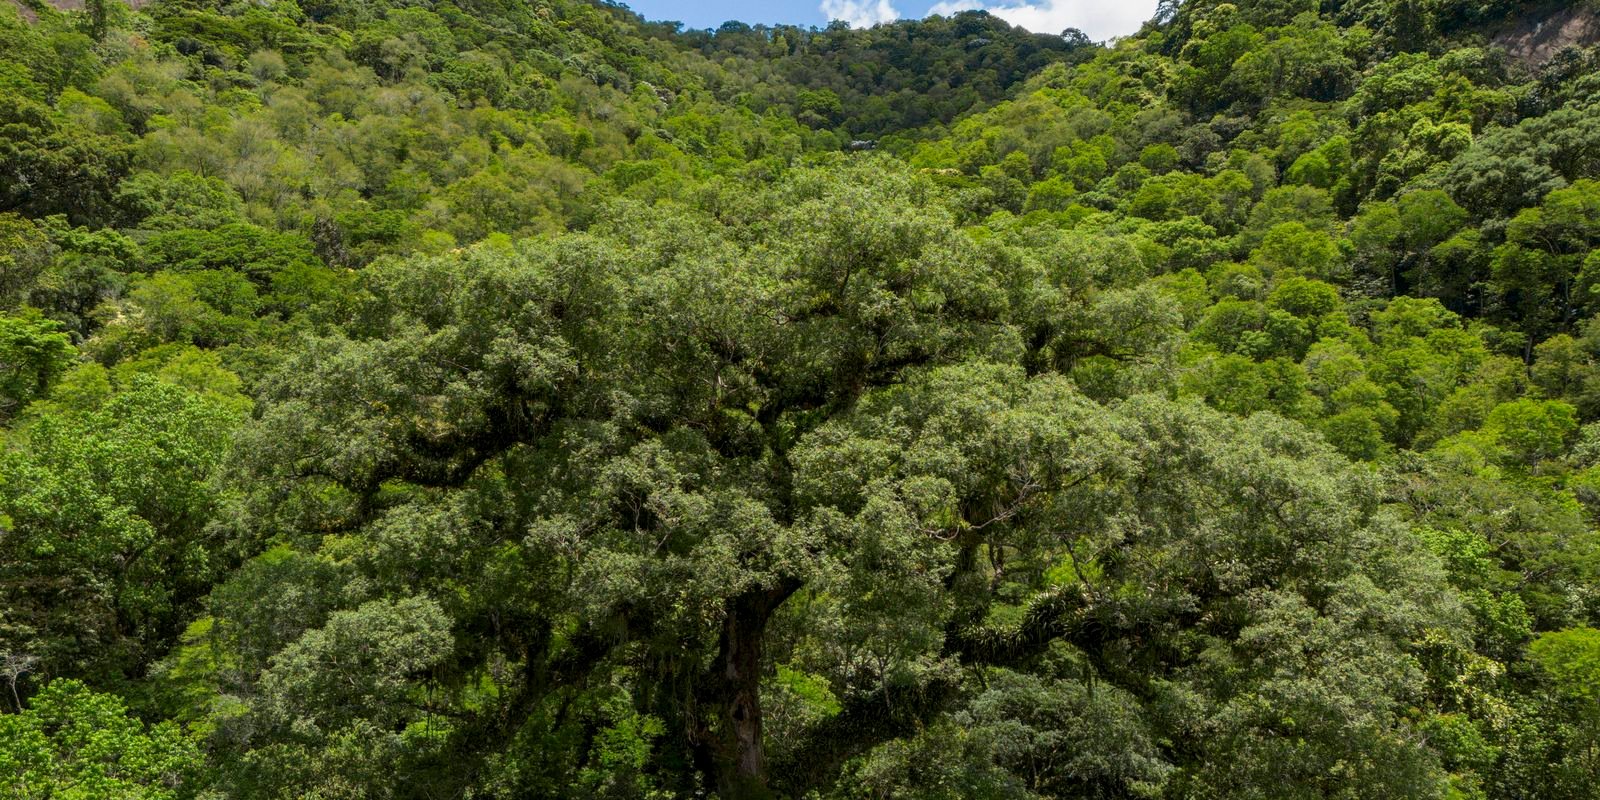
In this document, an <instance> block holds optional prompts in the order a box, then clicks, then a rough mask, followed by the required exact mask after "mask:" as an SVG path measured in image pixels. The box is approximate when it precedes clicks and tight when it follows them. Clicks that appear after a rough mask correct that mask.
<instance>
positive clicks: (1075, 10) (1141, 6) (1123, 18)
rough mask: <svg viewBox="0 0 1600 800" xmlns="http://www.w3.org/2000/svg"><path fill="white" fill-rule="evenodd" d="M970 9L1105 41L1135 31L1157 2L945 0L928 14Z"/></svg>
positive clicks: (1036, 29)
mask: <svg viewBox="0 0 1600 800" xmlns="http://www.w3.org/2000/svg"><path fill="white" fill-rule="evenodd" d="M973 9H984V10H987V11H988V12H989V13H990V14H993V15H995V16H997V17H999V18H1001V19H1003V20H1005V21H1006V22H1009V23H1011V24H1012V25H1019V26H1021V27H1024V28H1027V29H1028V30H1030V31H1033V32H1034V33H1060V32H1062V31H1064V30H1066V29H1067V28H1077V29H1078V30H1081V31H1083V32H1084V33H1086V34H1088V35H1089V38H1090V39H1094V40H1096V41H1105V40H1106V39H1110V38H1111V37H1113V36H1127V35H1129V34H1131V33H1134V32H1136V31H1138V30H1139V26H1140V25H1141V24H1143V23H1144V21H1145V20H1147V19H1149V18H1150V17H1152V16H1154V15H1155V13H1156V4H1155V0H1110V2H1107V0H1036V2H1015V1H1014V0H1001V1H1000V2H982V1H981V0H944V2H941V3H939V4H938V5H935V6H934V7H933V8H930V9H928V13H929V14H942V15H944V16H949V15H951V14H954V13H956V12H957V11H970V10H973Z"/></svg>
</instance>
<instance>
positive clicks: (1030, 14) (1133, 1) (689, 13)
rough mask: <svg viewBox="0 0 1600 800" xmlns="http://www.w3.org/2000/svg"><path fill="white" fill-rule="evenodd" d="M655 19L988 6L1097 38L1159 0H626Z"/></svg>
mask: <svg viewBox="0 0 1600 800" xmlns="http://www.w3.org/2000/svg"><path fill="white" fill-rule="evenodd" d="M623 1H624V2H626V3H627V4H628V6H629V7H630V8H632V9H633V10H634V11H637V12H639V13H640V14H642V15H644V16H645V17H647V18H649V19H671V20H677V21H679V22H682V23H684V24H685V25H687V26H689V27H691V28H714V27H716V26H718V25H720V24H722V23H723V22H726V21H727V20H730V19H736V20H739V21H741V22H752V23H754V22H767V23H777V22H786V23H793V24H797V25H825V24H827V23H828V21H829V20H831V19H843V20H847V21H849V22H850V23H851V24H852V25H856V26H858V27H860V26H865V25H871V24H873V23H875V22H888V21H890V20H893V19H904V18H907V17H923V16H927V15H928V14H929V13H936V14H949V13H952V12H954V11H959V10H962V9H967V8H986V9H988V10H989V11H990V12H991V13H994V14H996V15H998V16H1000V17H1001V18H1003V19H1005V20H1007V21H1009V22H1011V23H1012V24H1014V25H1021V26H1022V27H1024V28H1027V29H1028V30H1031V31H1034V32H1036V33H1060V32H1061V31H1062V30H1063V29H1066V28H1079V29H1081V30H1083V32H1084V33H1087V34H1089V36H1090V37H1091V38H1094V39H1101V40H1103V39H1109V38H1111V37H1113V36H1126V35H1128V34H1130V33H1133V32H1134V31H1136V30H1138V29H1139V25H1140V24H1141V23H1143V22H1144V21H1145V20H1146V19H1148V18H1149V17H1150V16H1151V15H1153V14H1154V13H1155V8H1156V0H1109V2H1108V1H1107V0H942V1H941V2H934V0H743V2H740V0H623Z"/></svg>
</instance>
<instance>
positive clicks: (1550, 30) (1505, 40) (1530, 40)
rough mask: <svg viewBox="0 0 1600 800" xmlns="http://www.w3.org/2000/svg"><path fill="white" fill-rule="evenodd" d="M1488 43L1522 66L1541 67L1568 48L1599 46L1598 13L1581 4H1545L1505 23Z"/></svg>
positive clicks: (1599, 24) (1599, 19)
mask: <svg viewBox="0 0 1600 800" xmlns="http://www.w3.org/2000/svg"><path fill="white" fill-rule="evenodd" d="M1492 41H1493V42H1494V43H1495V44H1496V45H1499V46H1500V47H1503V48H1505V49H1506V52H1508V53H1510V54H1511V55H1512V57H1514V58H1516V59H1517V60H1519V61H1522V62H1523V63H1525V64H1529V65H1539V64H1543V63H1545V62H1546V61H1549V60H1550V59H1552V58H1554V57H1555V55H1556V54H1557V53H1559V52H1561V51H1562V50H1565V49H1567V48H1568V47H1588V46H1590V45H1593V44H1597V43H1600V12H1596V10H1595V8H1594V7H1592V6H1591V5H1590V4H1588V3H1585V2H1581V1H1580V2H1567V3H1556V4H1551V5H1547V6H1544V7H1541V8H1537V9H1534V10H1533V11H1530V12H1528V13H1527V14H1522V15H1519V16H1518V17H1517V18H1516V19H1514V20H1510V21H1508V22H1507V23H1506V25H1505V27H1503V28H1501V29H1500V30H1498V31H1496V32H1495V34H1494V36H1493V38H1492Z"/></svg>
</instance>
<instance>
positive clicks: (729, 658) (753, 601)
mask: <svg viewBox="0 0 1600 800" xmlns="http://www.w3.org/2000/svg"><path fill="white" fill-rule="evenodd" d="M798 588H800V583H799V581H785V582H783V583H781V584H780V585H778V586H776V587H773V588H771V589H761V590H757V591H752V592H747V593H745V594H743V595H740V596H739V597H736V598H734V599H733V600H731V601H729V603H728V608H727V614H726V616H725V617H724V618H723V622H722V634H721V637H720V640H719V643H718V647H717V659H716V662H715V663H713V664H712V665H711V669H710V670H708V671H707V674H706V675H705V680H704V682H703V683H702V686H703V687H704V688H705V692H704V695H705V701H706V707H705V712H706V714H705V719H704V722H703V724H708V725H709V726H714V730H706V731H704V734H705V735H704V737H703V738H704V744H705V745H709V748H710V752H709V753H707V755H709V756H710V757H709V758H708V759H704V760H705V761H709V762H710V764H711V766H712V769H713V770H714V771H715V776H714V779H715V782H716V787H717V793H718V794H719V795H720V796H721V798H722V800H766V798H770V797H771V796H772V793H771V790H769V789H768V788H767V761H766V751H765V748H764V746H763V743H762V733H761V648H762V641H763V639H764V637H765V636H766V631H767V621H768V620H769V619H771V618H772V614H773V612H774V611H776V610H777V609H778V606H780V605H782V604H783V601H784V600H787V599H788V598H789V596H790V595H792V594H794V592H795V590H797V589H798Z"/></svg>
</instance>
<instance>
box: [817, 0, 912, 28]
mask: <svg viewBox="0 0 1600 800" xmlns="http://www.w3.org/2000/svg"><path fill="white" fill-rule="evenodd" d="M822 13H824V14H826V15H827V16H828V19H830V20H833V19H842V20H844V21H845V22H848V23H850V27H852V28H870V27H872V26H874V25H877V24H878V23H880V22H894V21H895V20H897V19H899V18H900V12H899V11H896V10H895V9H894V4H892V3H890V2H889V0H822Z"/></svg>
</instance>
